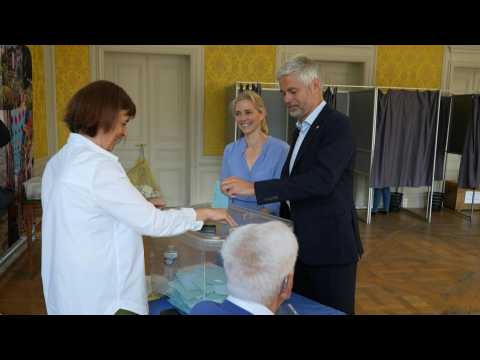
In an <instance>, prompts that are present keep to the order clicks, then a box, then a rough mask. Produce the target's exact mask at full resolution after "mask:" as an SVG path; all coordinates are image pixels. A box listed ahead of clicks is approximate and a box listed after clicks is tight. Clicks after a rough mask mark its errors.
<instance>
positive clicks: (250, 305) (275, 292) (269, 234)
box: [190, 221, 298, 315]
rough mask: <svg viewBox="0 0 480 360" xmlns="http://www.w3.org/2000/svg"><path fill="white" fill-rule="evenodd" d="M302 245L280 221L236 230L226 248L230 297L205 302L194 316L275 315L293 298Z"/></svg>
mask: <svg viewBox="0 0 480 360" xmlns="http://www.w3.org/2000/svg"><path fill="white" fill-rule="evenodd" d="M297 252H298V243H297V239H296V237H295V235H294V234H293V232H292V230H291V229H290V228H289V227H288V226H287V225H285V224H283V223H281V222H279V221H271V222H268V223H264V224H249V225H245V226H241V227H239V228H237V229H236V230H234V231H233V232H232V233H231V234H230V235H229V237H228V238H227V239H226V240H225V243H224V244H223V247H222V251H221V254H222V257H223V264H224V268H225V274H226V277H227V288H228V292H229V294H230V295H229V296H228V297H227V298H226V300H225V301H224V302H223V303H222V304H218V303H215V302H213V301H202V302H200V303H198V304H197V305H195V306H194V307H193V309H192V311H191V313H190V314H191V315H273V314H274V313H275V312H276V311H277V309H278V308H279V307H280V305H281V304H282V303H283V302H284V301H285V300H287V299H288V298H289V297H290V294H291V292H292V286H293V271H294V266H295V261H296V258H297Z"/></svg>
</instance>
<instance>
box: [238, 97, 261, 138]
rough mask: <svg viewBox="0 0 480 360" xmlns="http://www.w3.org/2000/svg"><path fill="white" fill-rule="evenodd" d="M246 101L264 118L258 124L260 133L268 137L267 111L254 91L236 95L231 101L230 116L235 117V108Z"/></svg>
mask: <svg viewBox="0 0 480 360" xmlns="http://www.w3.org/2000/svg"><path fill="white" fill-rule="evenodd" d="M243 100H248V101H250V102H251V103H252V104H253V106H254V107H255V109H256V110H257V111H259V112H261V113H263V115H264V117H263V120H262V123H261V124H260V131H261V132H262V133H264V134H265V135H268V125H267V109H266V107H265V103H264V102H263V99H262V97H261V96H260V95H258V94H257V93H256V92H255V91H250V90H247V91H242V92H241V93H239V94H238V95H237V97H236V98H235V99H233V101H232V114H233V116H235V106H237V104H238V103H239V102H240V101H243Z"/></svg>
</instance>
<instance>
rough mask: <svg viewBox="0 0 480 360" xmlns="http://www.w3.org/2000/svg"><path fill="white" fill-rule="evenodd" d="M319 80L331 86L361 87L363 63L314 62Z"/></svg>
mask: <svg viewBox="0 0 480 360" xmlns="http://www.w3.org/2000/svg"><path fill="white" fill-rule="evenodd" d="M316 63H317V64H318V66H319V68H320V79H321V80H322V83H324V84H331V85H363V84H364V83H363V73H364V71H363V63H351V62H340V61H316Z"/></svg>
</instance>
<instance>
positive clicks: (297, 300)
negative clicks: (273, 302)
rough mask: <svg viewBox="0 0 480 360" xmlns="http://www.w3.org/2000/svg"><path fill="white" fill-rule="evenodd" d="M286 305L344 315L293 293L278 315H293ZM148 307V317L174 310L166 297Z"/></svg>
mask: <svg viewBox="0 0 480 360" xmlns="http://www.w3.org/2000/svg"><path fill="white" fill-rule="evenodd" d="M288 304H291V305H292V307H293V308H294V309H295V311H296V312H297V313H298V314H299V315H345V314H344V313H343V312H341V311H339V310H336V309H333V308H331V307H329V306H325V305H322V304H319V303H317V302H315V301H313V300H310V299H308V298H306V297H304V296H301V295H298V294H295V293H292V296H291V297H290V299H288V300H287V301H286V302H284V303H283V304H282V306H281V309H280V310H279V313H280V314H282V315H287V314H288V315H293V314H292V311H291V310H290V308H289V306H288ZM148 305H149V314H150V315H159V314H160V312H162V311H165V310H171V309H175V307H174V306H173V305H172V304H170V303H169V302H168V297H166V296H164V297H162V298H161V299H158V300H154V301H150V302H149V304H148Z"/></svg>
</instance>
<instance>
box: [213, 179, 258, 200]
mask: <svg viewBox="0 0 480 360" xmlns="http://www.w3.org/2000/svg"><path fill="white" fill-rule="evenodd" d="M220 188H221V190H222V192H223V193H224V194H225V195H227V196H229V197H236V196H237V195H240V196H255V187H254V186H253V183H251V182H248V181H245V180H242V179H240V178H237V177H235V176H231V177H229V178H226V179H225V180H223V181H222V184H221V186H220Z"/></svg>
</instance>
